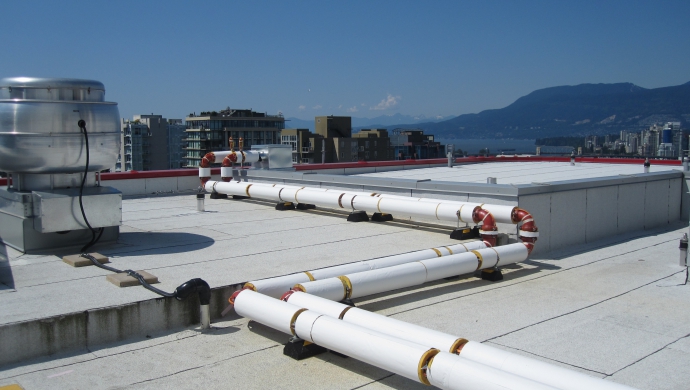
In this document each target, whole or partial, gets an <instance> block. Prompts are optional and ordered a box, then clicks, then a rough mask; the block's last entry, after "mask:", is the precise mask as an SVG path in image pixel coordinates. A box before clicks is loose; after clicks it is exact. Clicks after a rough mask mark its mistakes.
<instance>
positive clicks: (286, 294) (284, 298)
mask: <svg viewBox="0 0 690 390" xmlns="http://www.w3.org/2000/svg"><path fill="white" fill-rule="evenodd" d="M294 293H295V290H293V289H290V290H287V291H286V292H285V294H283V295H282V296H281V297H280V300H281V301H284V302H287V301H288V299H290V295H292V294H294Z"/></svg>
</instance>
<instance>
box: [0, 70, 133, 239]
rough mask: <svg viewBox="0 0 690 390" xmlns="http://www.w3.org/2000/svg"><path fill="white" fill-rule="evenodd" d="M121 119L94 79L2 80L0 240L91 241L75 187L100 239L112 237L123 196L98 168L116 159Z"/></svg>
mask: <svg viewBox="0 0 690 390" xmlns="http://www.w3.org/2000/svg"><path fill="white" fill-rule="evenodd" d="M119 117H120V114H119V111H118V108H117V103H113V102H107V101H105V87H104V86H103V84H102V83H100V82H98V81H93V80H78V79H61V78H29V77H16V78H5V79H0V171H2V172H5V173H6V174H7V186H6V187H4V188H0V241H2V242H3V243H5V244H7V245H9V246H11V247H13V248H16V249H18V250H20V251H22V252H26V251H31V250H40V249H48V248H56V247H66V246H73V245H84V244H86V243H88V242H89V241H90V240H91V239H92V234H93V232H92V229H89V227H88V226H87V223H86V222H85V220H84V218H83V216H82V211H81V210H82V207H80V201H79V197H80V193H81V197H82V202H81V203H82V205H83V210H84V214H85V215H86V218H87V220H88V222H89V224H90V225H91V227H92V228H93V229H94V231H99V232H101V230H100V229H101V228H103V230H102V232H101V241H114V240H116V239H117V237H118V235H119V231H120V228H119V226H120V224H121V221H122V194H121V193H120V192H119V191H117V190H115V189H114V188H111V187H103V186H101V185H100V176H99V172H100V171H103V170H106V169H110V168H112V167H114V166H115V163H116V161H117V158H118V151H119V149H120V129H119ZM87 137H88V140H87ZM87 143H88V151H87ZM87 154H88V169H86V168H87ZM85 175H86V179H85V180H83V179H84V176H85Z"/></svg>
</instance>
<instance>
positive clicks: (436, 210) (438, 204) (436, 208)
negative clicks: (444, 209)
mask: <svg viewBox="0 0 690 390" xmlns="http://www.w3.org/2000/svg"><path fill="white" fill-rule="evenodd" d="M439 206H441V204H440V203H439V204H437V205H436V219H439V218H438V207H439Z"/></svg>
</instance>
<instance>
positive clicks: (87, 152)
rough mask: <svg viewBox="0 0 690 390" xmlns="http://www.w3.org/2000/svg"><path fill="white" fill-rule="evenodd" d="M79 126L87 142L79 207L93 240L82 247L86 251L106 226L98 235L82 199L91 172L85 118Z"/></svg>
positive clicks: (99, 237) (98, 238) (99, 236)
mask: <svg viewBox="0 0 690 390" xmlns="http://www.w3.org/2000/svg"><path fill="white" fill-rule="evenodd" d="M77 126H79V128H80V129H81V130H82V132H83V133H84V142H85V143H86V166H85V167H84V177H82V179H81V186H79V208H80V209H81V216H82V218H84V222H86V226H88V227H89V230H91V241H89V243H88V244H86V245H84V247H82V248H81V251H80V252H86V250H87V249H89V248H91V247H92V246H94V245H96V243H97V242H98V240H100V239H101V235H103V230H104V228H100V229H98V230H99V232H98V236H96V229H94V228H93V227H91V224H90V223H89V220H88V219H87V218H86V213H85V212H84V203H83V201H82V196H83V195H84V184H86V175H87V174H88V173H89V134H88V132H87V131H86V122H85V121H84V120H83V119H79V122H77Z"/></svg>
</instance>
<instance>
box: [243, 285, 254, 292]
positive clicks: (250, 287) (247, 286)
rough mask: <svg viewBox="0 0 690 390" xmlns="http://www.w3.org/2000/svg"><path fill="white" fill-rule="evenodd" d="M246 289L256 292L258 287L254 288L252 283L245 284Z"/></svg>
mask: <svg viewBox="0 0 690 390" xmlns="http://www.w3.org/2000/svg"><path fill="white" fill-rule="evenodd" d="M244 288H248V289H251V290H254V291H256V286H254V285H253V284H251V283H245V284H244Z"/></svg>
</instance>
